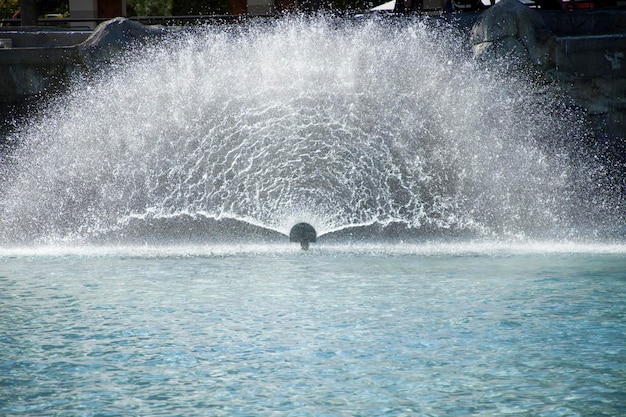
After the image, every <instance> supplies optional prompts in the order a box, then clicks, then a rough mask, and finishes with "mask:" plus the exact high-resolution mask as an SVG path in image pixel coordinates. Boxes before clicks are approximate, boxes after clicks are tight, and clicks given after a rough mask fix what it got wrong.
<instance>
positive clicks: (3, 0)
mask: <svg viewBox="0 0 626 417" xmlns="http://www.w3.org/2000/svg"><path fill="white" fill-rule="evenodd" d="M19 7H20V0H0V19H8V18H11V17H12V16H13V13H15V12H16V11H17V9H18V8H19Z"/></svg>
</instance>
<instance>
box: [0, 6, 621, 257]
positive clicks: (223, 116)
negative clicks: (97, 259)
mask: <svg viewBox="0 0 626 417" xmlns="http://www.w3.org/2000/svg"><path fill="white" fill-rule="evenodd" d="M581 120H583V119H582V117H581V115H580V114H579V113H578V112H577V111H576V109H575V108H572V107H570V106H568V103H567V101H566V100H565V99H564V98H562V97H561V95H560V94H559V92H558V91H556V90H555V89H553V88H551V87H550V86H549V85H543V84H542V83H541V82H538V81H536V80H533V79H532V78H531V77H529V76H527V75H526V74H520V75H519V76H516V77H512V76H510V75H509V76H507V77H506V78H504V77H503V76H502V74H501V73H499V71H498V69H493V68H487V67H486V66H485V65H484V64H481V63H478V62H475V61H474V60H473V59H472V58H471V52H470V51H469V50H467V47H466V46H464V45H463V43H461V42H458V41H457V37H456V31H455V30H454V29H453V28H451V27H448V26H446V25H445V24H442V23H437V22H434V21H433V20H430V19H428V18H415V19H406V20H403V21H402V22H400V21H394V20H393V19H383V18H372V19H363V20H362V21H341V22H339V21H337V20H335V19H332V18H328V17H313V18H303V17H291V18H287V19H284V20H281V21H276V22H271V23H267V22H265V23H250V24H247V25H244V26H239V27H217V28H216V27H210V26H207V27H203V28H199V29H197V30H193V31H186V32H179V33H176V34H173V35H171V36H169V37H165V38H164V39H159V40H158V41H155V43H154V44H151V45H142V46H137V47H136V48H134V49H131V50H130V51H128V52H127V53H126V54H124V55H123V56H120V57H119V59H118V60H117V61H116V62H115V63H112V64H111V65H110V66H108V67H106V68H104V69H102V71H101V73H96V74H92V75H91V76H89V77H84V78H83V79H81V80H79V81H78V82H76V83H75V85H73V87H71V88H70V91H69V92H67V93H66V94H63V95H60V96H58V97H54V98H50V100H49V103H48V104H47V106H46V107H45V109H43V110H42V111H41V112H40V113H38V114H37V115H36V116H34V117H32V118H31V119H30V120H29V121H28V122H26V123H23V124H22V125H20V126H18V127H17V128H16V129H15V130H14V132H13V133H11V134H10V136H9V137H8V138H7V139H6V142H7V143H11V144H14V146H13V147H12V150H11V151H10V152H6V153H5V155H4V160H3V161H2V162H3V163H2V171H1V173H0V179H1V184H0V195H1V196H2V198H1V199H0V242H2V245H3V246H4V245H17V244H26V245H30V244H41V243H54V242H65V241H68V242H109V243H111V242H113V243H115V242H135V241H159V242H162V241H166V242H167V241H172V240H174V241H175V240H180V239H183V240H185V241H207V240H218V241H219V240H250V239H259V240H261V241H279V240H282V239H284V235H289V232H290V230H291V227H292V226H293V225H295V224H298V223H301V222H306V223H308V224H310V225H311V227H312V228H314V230H316V231H317V238H318V239H319V238H320V237H323V238H325V239H329V240H332V238H333V237H334V238H337V239H346V238H351V239H352V238H359V239H369V238H373V237H377V238H391V239H399V238H403V239H405V238H422V237H423V236H444V237H445V236H454V237H456V236H472V237H520V236H521V237H528V238H534V237H546V236H547V237H563V236H566V237H571V236H573V235H575V234H581V235H588V234H589V233H590V231H591V233H595V232H597V231H598V230H604V229H606V228H607V227H608V228H615V227H619V226H620V225H622V224H623V213H622V211H621V210H620V201H621V200H623V197H620V191H619V190H620V189H619V181H614V180H612V179H611V178H609V177H608V176H607V175H606V172H607V170H606V168H605V166H604V165H603V164H602V163H600V162H598V161H596V160H595V159H594V158H593V157H590V156H589V155H587V154H586V151H585V149H584V147H583V146H582V145H579V144H581V143H584V142H586V141H588V140H589V133H588V132H587V130H586V128H585V124H584V121H581ZM620 199H621V200H620ZM309 241H314V240H311V239H309V240H307V246H308V242H309ZM303 247H304V243H303Z"/></svg>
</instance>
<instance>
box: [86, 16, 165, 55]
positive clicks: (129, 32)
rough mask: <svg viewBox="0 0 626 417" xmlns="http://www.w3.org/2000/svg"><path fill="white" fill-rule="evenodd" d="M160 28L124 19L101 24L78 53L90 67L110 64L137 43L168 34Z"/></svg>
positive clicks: (117, 18)
mask: <svg viewBox="0 0 626 417" xmlns="http://www.w3.org/2000/svg"><path fill="white" fill-rule="evenodd" d="M166 33H167V31H166V29H165V28H163V27H160V26H146V25H142V24H141V23H139V22H135V21H132V20H128V19H126V18H123V17H116V18H115V19H111V20H107V21H106V22H103V23H101V24H100V25H98V27H97V28H96V29H95V30H94V32H93V34H91V36H89V38H87V39H86V40H85V41H84V42H82V43H81V44H79V45H78V51H79V54H80V56H81V57H82V58H83V61H85V63H86V64H87V65H88V66H96V65H98V64H100V63H108V62H110V61H112V60H113V58H114V57H115V56H116V55H118V54H119V53H120V52H121V51H123V50H125V49H127V48H128V47H130V46H131V45H133V44H135V43H136V42H140V41H145V40H148V39H155V38H159V37H161V36H163V35H164V34H166Z"/></svg>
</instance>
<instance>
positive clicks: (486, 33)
mask: <svg viewBox="0 0 626 417" xmlns="http://www.w3.org/2000/svg"><path fill="white" fill-rule="evenodd" d="M470 41H471V43H472V47H473V49H474V55H475V56H476V57H477V58H480V59H484V60H488V59H494V58H495V59H498V60H502V59H505V60H506V61H508V62H509V64H511V65H513V66H514V67H524V66H527V65H529V64H531V65H535V66H537V67H539V68H538V69H546V68H548V67H550V66H551V65H552V64H553V62H554V45H555V36H554V34H553V33H552V32H551V31H550V30H549V29H548V28H547V27H546V24H545V22H544V21H543V19H542V17H541V15H540V14H539V13H537V12H536V11H534V10H532V9H530V8H529V7H528V6H525V5H523V4H522V3H520V2H519V1H518V0H501V1H500V2H498V3H496V4H495V5H494V6H492V7H490V8H489V9H488V10H486V11H485V12H484V13H483V14H482V15H481V17H480V18H479V19H478V21H477V22H476V24H475V25H474V26H473V28H472V33H471V37H470Z"/></svg>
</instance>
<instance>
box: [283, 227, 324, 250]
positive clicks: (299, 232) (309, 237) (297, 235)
mask: <svg viewBox="0 0 626 417" xmlns="http://www.w3.org/2000/svg"><path fill="white" fill-rule="evenodd" d="M316 240H317V233H316V232H315V229H314V228H313V226H311V225H310V224H308V223H298V224H296V225H295V226H294V227H292V228H291V231H290V232H289V241H290V242H300V247H301V248H302V250H308V249H309V242H315V241H316Z"/></svg>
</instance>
